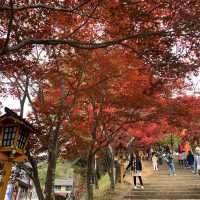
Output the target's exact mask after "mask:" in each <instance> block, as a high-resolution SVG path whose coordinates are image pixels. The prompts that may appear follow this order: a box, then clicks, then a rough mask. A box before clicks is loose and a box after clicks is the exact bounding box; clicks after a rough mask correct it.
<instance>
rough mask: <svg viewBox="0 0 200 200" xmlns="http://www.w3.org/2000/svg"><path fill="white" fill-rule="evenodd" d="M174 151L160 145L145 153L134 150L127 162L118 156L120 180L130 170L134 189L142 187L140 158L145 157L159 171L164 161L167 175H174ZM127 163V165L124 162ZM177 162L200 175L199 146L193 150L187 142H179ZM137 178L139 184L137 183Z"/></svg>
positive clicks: (181, 166)
mask: <svg viewBox="0 0 200 200" xmlns="http://www.w3.org/2000/svg"><path fill="white" fill-rule="evenodd" d="M176 155H177V153H176V151H173V150H172V149H170V147H169V146H165V147H164V146H160V147H159V148H157V149H155V150H154V149H153V148H150V149H148V150H147V151H146V152H145V153H144V151H135V152H132V153H130V154H129V158H128V162H125V160H126V159H125V158H123V159H122V157H123V156H122V154H121V156H120V159H119V160H120V164H121V172H120V174H121V175H120V182H123V179H124V177H125V175H126V173H127V172H128V171H130V170H131V171H132V175H133V186H134V189H137V188H138V187H140V188H141V189H144V184H143V180H142V170H143V166H142V160H143V159H145V158H146V159H147V160H151V161H152V167H153V170H154V171H159V167H160V165H162V164H163V162H165V163H166V164H167V167H168V170H169V176H176V168H175V164H174V160H175V156H176ZM125 163H127V166H126V164H125ZM178 163H179V166H180V168H190V169H191V171H192V173H194V174H199V175H200V147H198V146H196V147H195V148H194V149H193V150H192V148H191V146H190V144H189V142H184V143H180V144H179V146H178ZM137 179H138V180H139V185H137Z"/></svg>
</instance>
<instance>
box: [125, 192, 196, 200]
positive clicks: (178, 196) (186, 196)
mask: <svg viewBox="0 0 200 200" xmlns="http://www.w3.org/2000/svg"><path fill="white" fill-rule="evenodd" d="M124 199H134V200H135V199H200V194H166V195H163V193H160V194H154V195H153V196H152V195H151V194H150V195H147V194H145V195H136V194H135V195H126V196H124Z"/></svg>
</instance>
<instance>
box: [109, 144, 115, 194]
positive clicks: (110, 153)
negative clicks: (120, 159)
mask: <svg viewBox="0 0 200 200" xmlns="http://www.w3.org/2000/svg"><path fill="white" fill-rule="evenodd" d="M108 153H109V155H110V158H111V161H110V168H109V170H108V175H109V178H110V189H111V190H114V189H115V178H114V155H113V151H112V147H111V146H109V147H108Z"/></svg>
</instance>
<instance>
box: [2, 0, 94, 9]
mask: <svg viewBox="0 0 200 200" xmlns="http://www.w3.org/2000/svg"><path fill="white" fill-rule="evenodd" d="M90 1H91V0H87V1H84V2H82V3H80V4H79V5H77V6H75V7H74V8H66V7H62V6H60V7H58V6H57V7H55V6H51V5H47V4H42V3H38V4H33V5H27V6H14V7H13V10H14V11H23V10H29V9H39V8H40V9H47V10H51V11H59V12H74V11H75V10H78V9H79V8H81V7H83V6H84V5H86V4H88V3H89V2H90ZM5 10H11V8H10V7H9V6H2V7H1V8H0V11H5Z"/></svg>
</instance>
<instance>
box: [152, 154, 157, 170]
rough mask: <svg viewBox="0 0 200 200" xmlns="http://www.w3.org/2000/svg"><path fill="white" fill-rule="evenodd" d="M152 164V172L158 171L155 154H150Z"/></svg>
mask: <svg viewBox="0 0 200 200" xmlns="http://www.w3.org/2000/svg"><path fill="white" fill-rule="evenodd" d="M152 155H153V156H152V164H153V170H154V171H155V170H158V157H157V155H156V154H155V153H153V154H152Z"/></svg>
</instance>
